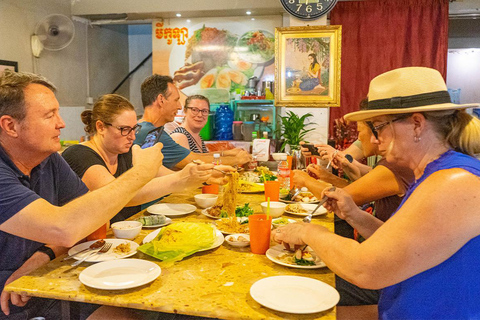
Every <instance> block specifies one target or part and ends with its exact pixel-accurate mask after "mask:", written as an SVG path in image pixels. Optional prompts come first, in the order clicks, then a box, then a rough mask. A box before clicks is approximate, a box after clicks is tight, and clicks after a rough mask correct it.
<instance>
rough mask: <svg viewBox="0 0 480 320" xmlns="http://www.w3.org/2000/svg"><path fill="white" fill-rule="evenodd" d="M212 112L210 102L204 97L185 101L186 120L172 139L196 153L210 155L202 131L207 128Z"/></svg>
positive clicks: (196, 96) (174, 131)
mask: <svg viewBox="0 0 480 320" xmlns="http://www.w3.org/2000/svg"><path fill="white" fill-rule="evenodd" d="M209 112H210V102H209V101H208V99H207V98H206V97H204V96H202V95H194V96H190V97H188V98H187V100H185V120H184V121H183V123H182V124H181V125H180V126H179V127H177V128H175V130H173V131H172V133H171V134H170V137H171V138H172V139H173V140H174V141H175V142H176V143H178V144H179V145H181V146H182V147H184V148H187V149H190V151H192V152H194V153H208V149H207V147H206V146H205V143H204V142H203V140H202V137H200V131H201V130H202V128H203V127H204V126H205V124H206V123H207V120H208V114H209Z"/></svg>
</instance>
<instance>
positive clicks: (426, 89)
mask: <svg viewBox="0 0 480 320" xmlns="http://www.w3.org/2000/svg"><path fill="white" fill-rule="evenodd" d="M478 106H479V104H478V103H470V104H463V105H459V104H454V103H452V102H451V99H450V95H449V93H448V91H447V86H446V85H445V81H444V80H443V77H442V75H441V74H440V72H438V71H437V70H435V69H431V68H424V67H407V68H399V69H394V70H392V71H388V72H385V73H383V74H381V75H379V76H377V77H375V78H374V79H373V80H372V81H371V82H370V88H369V90H368V107H367V109H366V110H360V111H356V112H351V113H348V114H346V115H345V120H349V121H363V120H367V119H371V118H374V117H378V116H381V115H386V114H399V113H413V112H426V111H439V110H454V109H466V108H471V107H478Z"/></svg>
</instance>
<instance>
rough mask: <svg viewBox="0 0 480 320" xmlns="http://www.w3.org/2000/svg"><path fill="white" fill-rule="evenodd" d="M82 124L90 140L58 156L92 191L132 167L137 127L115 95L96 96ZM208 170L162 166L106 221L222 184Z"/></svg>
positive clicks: (207, 166) (124, 103) (205, 167)
mask: <svg viewBox="0 0 480 320" xmlns="http://www.w3.org/2000/svg"><path fill="white" fill-rule="evenodd" d="M82 122H83V123H84V124H85V131H86V132H87V134H89V136H90V140H88V141H86V142H84V143H82V144H78V145H73V146H71V147H69V148H67V149H66V150H65V151H64V152H63V153H62V156H63V157H64V158H65V160H66V161H67V162H68V164H69V165H70V167H71V168H72V169H73V171H75V173H77V175H78V176H79V177H80V178H81V179H82V181H83V182H84V183H85V184H86V185H87V187H88V188H89V189H90V190H95V189H99V188H101V187H103V186H104V185H106V184H108V183H109V182H111V181H112V180H114V179H116V178H118V177H120V176H121V175H122V174H123V173H124V172H126V171H127V170H128V169H130V168H131V167H132V165H133V164H132V162H133V159H134V154H132V145H133V141H134V140H135V132H136V131H137V130H138V129H140V125H138V124H137V115H136V113H135V109H134V107H133V106H132V104H131V103H130V102H129V101H128V100H127V99H125V98H124V97H122V96H119V95H116V94H107V95H104V96H102V97H100V99H99V100H98V101H97V102H96V103H95V105H94V106H93V109H92V110H85V111H84V112H82ZM212 167H213V165H211V164H202V165H195V164H189V165H187V166H185V167H184V168H183V169H182V170H181V171H178V172H175V173H172V171H170V170H169V169H167V168H165V167H163V166H162V167H161V169H160V170H159V172H158V174H157V178H155V179H153V180H152V181H150V182H149V183H148V184H147V185H145V187H143V188H142V189H141V190H140V191H139V192H138V193H137V194H136V196H135V197H134V198H133V199H132V200H131V201H130V202H129V203H128V205H127V206H126V207H125V208H124V209H122V210H121V211H120V212H119V213H118V214H117V215H116V216H115V217H114V218H112V219H111V221H110V222H112V223H113V222H116V221H122V220H125V219H127V218H129V217H131V216H132V215H134V214H136V213H138V212H139V211H140V210H141V208H140V205H141V204H143V203H147V202H149V201H152V200H155V199H157V198H159V197H161V196H164V195H166V194H169V193H172V192H176V191H181V190H184V189H185V188H187V187H197V186H200V185H201V183H202V182H205V181H207V180H208V181H209V182H210V181H212V180H214V181H215V182H216V183H222V182H223V176H221V175H219V174H218V173H217V172H218V171H215V172H213V170H210V169H211V168H212ZM228 168H230V167H228V166H226V168H225V169H226V170H229V169H228ZM212 175H215V177H213V176H212Z"/></svg>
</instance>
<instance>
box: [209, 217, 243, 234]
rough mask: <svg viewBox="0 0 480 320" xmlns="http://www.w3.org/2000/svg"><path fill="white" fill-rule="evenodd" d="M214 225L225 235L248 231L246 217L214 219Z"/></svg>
mask: <svg viewBox="0 0 480 320" xmlns="http://www.w3.org/2000/svg"><path fill="white" fill-rule="evenodd" d="M215 226H216V227H217V229H218V230H220V232H221V233H223V234H226V235H229V234H235V233H248V218H247V217H236V219H235V220H232V219H231V218H222V219H219V220H217V221H215Z"/></svg>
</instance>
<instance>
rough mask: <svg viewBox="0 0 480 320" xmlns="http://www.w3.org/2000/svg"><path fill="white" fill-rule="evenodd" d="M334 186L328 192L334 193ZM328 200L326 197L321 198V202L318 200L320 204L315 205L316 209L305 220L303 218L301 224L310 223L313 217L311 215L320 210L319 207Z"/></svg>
mask: <svg viewBox="0 0 480 320" xmlns="http://www.w3.org/2000/svg"><path fill="white" fill-rule="evenodd" d="M335 189H336V188H335V186H332V187H331V188H330V189H328V191H335ZM327 200H328V197H327V196H323V198H322V200H320V202H319V203H318V204H317V207H316V208H315V210H313V211H312V212H311V213H310V214H309V215H308V216H306V217H305V218H303V220H302V221H303V222H305V223H310V222H311V221H312V217H313V214H314V213H315V212H317V210H318V208H320V206H321V205H322V204H324V203H325V202H327Z"/></svg>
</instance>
